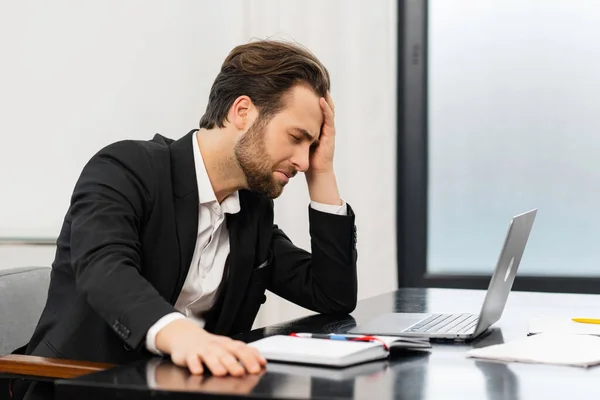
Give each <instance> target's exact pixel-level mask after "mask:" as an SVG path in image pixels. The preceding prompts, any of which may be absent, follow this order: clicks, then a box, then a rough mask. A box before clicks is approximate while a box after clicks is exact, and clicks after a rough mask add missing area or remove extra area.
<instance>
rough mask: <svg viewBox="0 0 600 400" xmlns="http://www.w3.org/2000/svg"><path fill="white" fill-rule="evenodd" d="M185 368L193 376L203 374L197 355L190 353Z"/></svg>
mask: <svg viewBox="0 0 600 400" xmlns="http://www.w3.org/2000/svg"><path fill="white" fill-rule="evenodd" d="M187 367H188V369H189V370H190V372H191V373H192V374H193V375H200V374H202V373H203V372H204V368H203V367H202V362H201V361H200V358H199V354H197V353H191V354H189V355H188V356H187Z"/></svg>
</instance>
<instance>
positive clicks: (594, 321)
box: [573, 318, 600, 324]
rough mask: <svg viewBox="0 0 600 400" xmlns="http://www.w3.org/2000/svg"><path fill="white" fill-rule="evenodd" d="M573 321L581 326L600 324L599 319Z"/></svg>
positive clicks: (575, 319)
mask: <svg viewBox="0 0 600 400" xmlns="http://www.w3.org/2000/svg"><path fill="white" fill-rule="evenodd" d="M573 321H574V322H579V323H582V324H600V319H593V318H573Z"/></svg>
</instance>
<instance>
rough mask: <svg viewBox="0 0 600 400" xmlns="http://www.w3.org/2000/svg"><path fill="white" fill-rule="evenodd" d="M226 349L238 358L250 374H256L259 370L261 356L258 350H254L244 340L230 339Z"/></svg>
mask: <svg viewBox="0 0 600 400" xmlns="http://www.w3.org/2000/svg"><path fill="white" fill-rule="evenodd" d="M227 350H229V351H230V352H231V353H232V354H233V355H234V356H236V357H237V358H238V359H239V360H240V362H241V363H242V364H243V365H244V367H245V368H246V370H247V371H248V372H250V373H251V374H257V373H259V372H260V367H261V364H262V362H261V360H260V359H261V358H262V357H260V355H259V354H258V352H257V351H255V350H256V349H253V348H251V347H250V346H248V345H247V344H246V343H244V342H241V341H232V342H231V343H229V344H228V346H227ZM262 365H264V364H262Z"/></svg>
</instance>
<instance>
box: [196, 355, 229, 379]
mask: <svg viewBox="0 0 600 400" xmlns="http://www.w3.org/2000/svg"><path fill="white" fill-rule="evenodd" d="M202 360H203V361H204V364H206V367H207V368H208V369H209V370H210V372H212V374H213V375H214V376H224V375H227V369H226V368H225V367H224V366H223V364H221V360H220V359H219V357H218V356H217V354H216V353H215V352H210V353H207V354H206V355H204V356H203V357H202Z"/></svg>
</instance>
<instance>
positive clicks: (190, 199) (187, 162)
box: [171, 129, 200, 304]
mask: <svg viewBox="0 0 600 400" xmlns="http://www.w3.org/2000/svg"><path fill="white" fill-rule="evenodd" d="M196 130H197V129H194V130H193V131H191V132H189V133H188V134H187V135H185V136H184V137H182V138H181V139H179V140H177V141H175V142H173V143H172V144H171V174H172V175H171V179H172V182H173V194H174V202H175V222H176V225H177V241H178V243H179V271H178V276H177V285H176V287H175V288H174V289H175V290H174V292H173V295H172V297H171V303H172V304H175V302H176V301H177V297H178V296H179V293H180V292H181V289H182V288H183V284H184V282H185V278H186V276H187V274H188V270H189V268H190V263H191V262H192V257H193V255H194V248H195V246H196V239H197V236H198V212H199V210H198V208H199V202H200V200H199V197H198V183H197V179H196V168H195V164H194V151H193V148H192V145H193V143H192V136H193V134H194V132H195V131H196Z"/></svg>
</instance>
